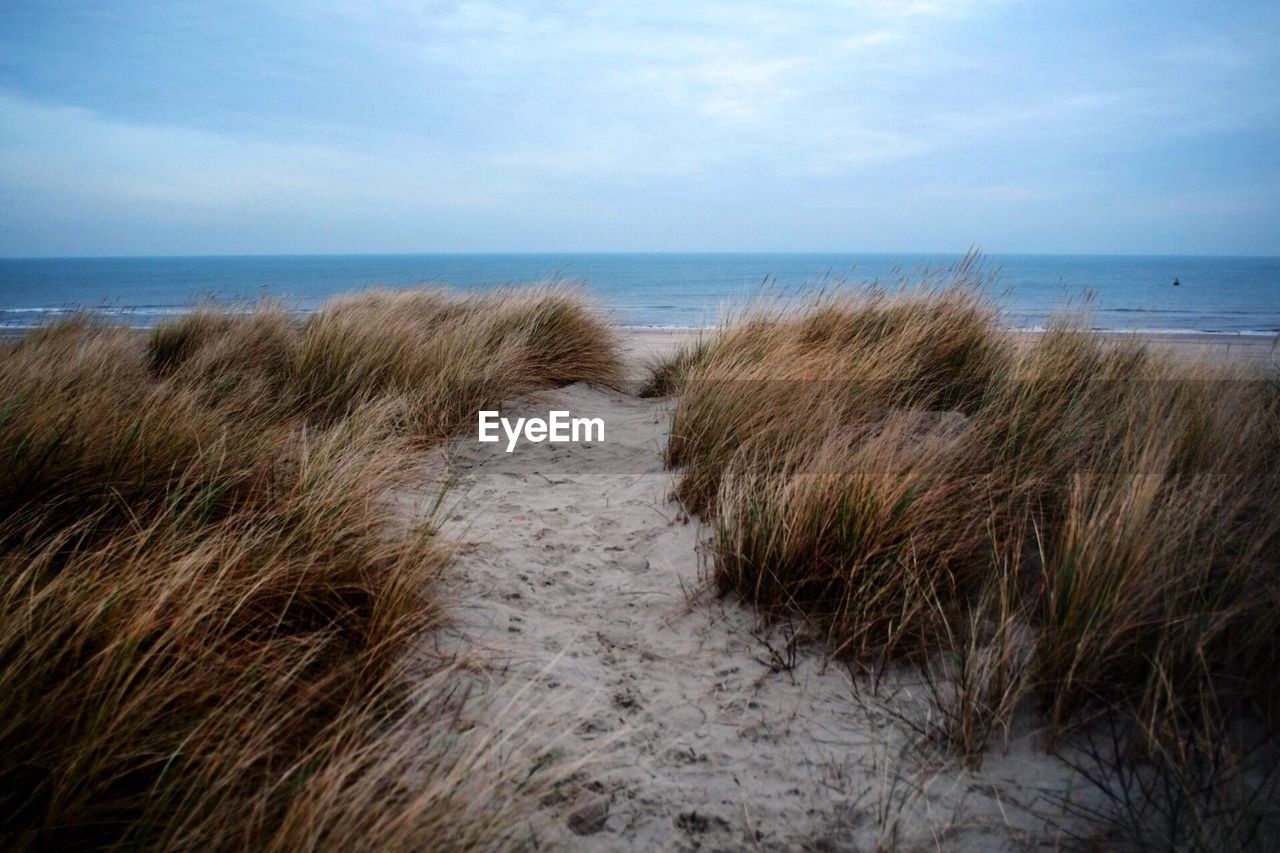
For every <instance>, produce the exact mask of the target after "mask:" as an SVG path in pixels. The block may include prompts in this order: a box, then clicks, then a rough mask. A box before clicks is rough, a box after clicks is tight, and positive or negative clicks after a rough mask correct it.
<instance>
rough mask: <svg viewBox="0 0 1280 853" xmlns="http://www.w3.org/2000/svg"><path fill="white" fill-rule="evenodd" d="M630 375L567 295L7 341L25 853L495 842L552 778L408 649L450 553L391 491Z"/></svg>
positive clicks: (592, 315)
mask: <svg viewBox="0 0 1280 853" xmlns="http://www.w3.org/2000/svg"><path fill="white" fill-rule="evenodd" d="M617 373H618V362H617V356H616V354H615V345H614V342H613V338H612V333H611V331H610V330H609V328H608V327H607V325H606V324H605V323H604V321H603V320H601V319H600V317H599V315H598V314H597V313H596V311H595V309H594V308H593V307H592V306H590V305H589V304H588V303H586V302H585V301H584V300H583V299H582V298H581V297H580V296H579V295H578V294H577V293H575V292H572V291H566V290H560V289H555V288H528V289H521V288H513V289H509V290H505V291H500V292H496V293H491V294H487V295H451V294H448V293H444V292H440V291H425V290H415V291H407V292H390V291H373V292H366V293H362V294H359V295H356V296H351V297H341V298H338V299H335V300H332V301H330V302H328V303H326V304H325V305H323V306H322V307H321V308H320V309H319V310H318V311H316V312H315V313H314V314H312V315H310V316H309V317H308V318H307V319H305V320H299V319H297V318H295V317H293V316H291V315H290V314H289V313H288V312H287V311H285V310H284V308H282V307H281V306H279V305H273V304H267V303H264V304H261V305H258V306H256V309H255V310H251V311H238V310H228V309H221V308H218V307H216V306H207V307H204V308H201V309H200V310H197V311H194V312H192V313H190V314H187V315H185V316H183V317H180V318H176V319H174V320H172V321H170V322H167V323H165V324H164V325H162V326H160V327H159V328H157V329H155V330H154V331H152V332H151V333H150V334H149V335H145V336H144V335H141V334H139V333H137V332H134V331H131V330H127V329H122V328H118V327H113V326H108V325H103V324H100V323H98V322H97V321H96V320H95V319H94V318H93V317H91V316H88V315H85V316H81V317H76V318H72V319H69V320H66V321H63V322H60V323H58V324H56V325H53V326H49V327H46V328H41V329H38V330H35V331H33V332H31V333H30V334H28V335H27V336H26V337H25V338H23V339H21V340H19V341H17V342H14V343H10V344H7V345H6V346H5V348H4V350H3V352H0V755H2V756H3V760H2V761H0V838H3V840H4V842H5V846H6V847H9V848H28V849H87V848H102V847H119V846H128V847H146V848H156V847H159V848H175V847H177V848H194V847H205V848H212V849H246V848H254V849H290V850H293V849H317V848H328V849H351V848H352V847H362V848H368V847H376V848H385V847H393V848H397V849H476V848H486V849H487V848H491V847H493V846H495V845H499V844H500V843H502V842H501V839H503V838H504V837H506V835H505V834H506V833H510V832H512V831H514V827H515V825H516V823H517V822H518V820H519V819H520V817H522V810H521V809H519V808H517V807H516V805H515V801H516V799H517V795H518V794H519V795H521V796H527V791H528V790H530V789H532V787H533V786H531V785H530V784H529V783H528V780H527V779H514V780H508V779H506V777H505V776H504V774H506V773H508V772H511V768H510V767H504V766H503V762H501V761H498V760H496V756H495V755H494V754H493V750H492V749H490V747H489V746H487V745H486V744H485V743H484V741H483V738H481V739H480V740H478V741H477V737H479V735H473V736H471V737H467V736H465V735H464V734H462V733H461V732H460V730H458V729H457V717H456V715H457V713H459V707H460V705H459V702H460V701H461V700H460V699H459V697H458V696H457V693H458V691H457V685H456V684H455V683H454V680H453V679H452V678H451V673H450V668H449V662H448V660H446V659H436V658H430V657H428V658H423V657H422V655H418V656H416V657H414V656H410V655H408V654H407V653H408V650H409V649H410V648H411V647H412V646H413V643H412V641H413V640H414V639H415V638H416V637H420V636H423V634H424V632H429V631H430V630H431V629H432V628H433V627H434V626H435V625H436V624H437V622H438V620H439V618H440V607H439V605H438V603H437V602H436V601H435V599H434V597H433V588H434V582H435V581H436V580H437V579H438V578H439V577H440V576H441V574H442V573H443V572H444V571H445V570H446V567H447V564H448V552H447V550H446V549H445V548H444V547H443V546H442V545H441V544H440V543H439V542H438V540H437V538H436V536H435V534H434V529H433V524H432V519H431V517H430V513H429V512H427V513H425V514H423V515H421V516H420V517H415V518H407V517H405V513H404V511H403V510H400V509H397V508H396V506H395V504H394V503H393V502H392V501H391V500H390V499H389V495H390V493H391V491H392V490H393V489H395V488H396V487H397V486H398V485H400V484H402V483H404V482H405V480H406V477H407V476H408V474H409V472H410V470H411V469H412V467H413V466H414V465H415V464H416V462H417V461H418V460H419V459H420V458H421V454H420V452H419V451H420V450H421V449H422V448H424V447H426V446H429V445H431V444H433V443H435V442H439V441H441V440H443V439H445V438H447V437H449V436H450V435H452V434H455V433H456V432H457V431H458V430H460V429H461V428H462V427H463V425H464V422H465V420H466V416H467V414H468V413H469V412H472V411H474V410H475V409H476V408H478V407H480V406H482V405H489V406H496V405H497V404H498V403H499V402H500V401H501V400H502V399H503V398H505V397H507V396H509V395H512V394H516V393H520V392H522V391H528V390H531V389H535V388H542V387H552V386H556V385H561V384H565V383H568V382H574V381H579V380H590V381H597V382H610V381H614V380H615V379H616V376H617ZM410 661H412V665H413V667H414V672H413V674H412V676H413V677H412V678H410V677H409V675H408V673H407V672H406V668H407V667H408V666H409V663H410ZM495 748H496V747H495ZM517 769H518V770H519V771H520V772H523V773H526V774H527V772H528V769H527V768H517ZM521 791H525V792H526V793H524V794H520V792H521Z"/></svg>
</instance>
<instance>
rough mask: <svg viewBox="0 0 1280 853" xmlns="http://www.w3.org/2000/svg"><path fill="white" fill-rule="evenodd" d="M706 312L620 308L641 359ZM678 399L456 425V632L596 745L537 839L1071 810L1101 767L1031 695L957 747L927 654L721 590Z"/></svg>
mask: <svg viewBox="0 0 1280 853" xmlns="http://www.w3.org/2000/svg"><path fill="white" fill-rule="evenodd" d="M696 335H697V332H696V331H682V330H643V331H637V330H627V331H624V332H623V333H622V340H623V345H624V351H625V355H626V359H627V363H628V370H627V377H628V378H629V379H639V378H640V377H642V376H643V374H644V369H643V368H644V365H645V364H646V363H647V362H648V361H649V360H650V359H652V358H655V357H657V356H658V355H660V354H662V353H663V352H667V351H670V349H671V348H672V347H674V346H675V345H677V344H678V343H680V342H682V341H687V340H691V339H694V338H695V337H696ZM1153 343H1155V344H1156V345H1157V346H1159V347H1161V348H1167V349H1170V351H1172V352H1173V353H1174V354H1175V355H1176V356H1178V357H1187V358H1195V357H1201V356H1209V355H1215V356H1227V357H1230V358H1233V359H1239V360H1242V361H1247V362H1251V363H1263V362H1266V361H1268V360H1269V359H1271V358H1273V356H1274V350H1273V347H1272V343H1273V342H1272V341H1271V340H1270V339H1241V338H1236V339H1231V340H1230V341H1223V340H1221V339H1220V338H1217V337H1214V336H1195V335H1191V336H1177V337H1174V336H1168V337H1163V338H1160V339H1158V340H1155V341H1153ZM671 405H672V403H671V401H670V400H643V399H639V398H636V397H634V396H631V395H629V394H627V393H623V392H620V391H616V390H609V389H598V388H589V387H586V386H582V385H574V386H570V387H567V388H562V389H558V390H555V391H549V392H544V393H539V394H533V395H529V396H527V397H524V398H521V399H518V400H513V401H510V402H509V403H508V404H507V405H505V406H504V407H503V414H504V415H505V416H507V417H515V416H529V417H534V416H541V417H545V416H546V413H547V412H548V411H549V410H551V409H566V410H569V411H571V412H572V413H573V414H574V415H575V416H587V417H600V418H603V420H604V421H605V424H606V434H605V440H604V441H603V442H597V443H593V444H590V445H572V444H559V445H553V444H550V443H543V444H522V445H520V446H519V447H517V448H516V449H515V451H514V452H511V453H507V452H505V450H504V445H501V444H480V443H479V442H477V441H476V440H474V438H473V437H472V438H464V439H460V440H458V441H455V442H454V443H453V445H452V448H451V453H450V457H451V458H450V464H451V466H452V470H453V475H454V477H455V478H456V481H455V483H454V485H453V488H452V490H451V492H450V494H449V497H448V500H447V503H448V509H447V511H446V513H445V515H446V520H445V523H444V528H443V533H444V535H445V536H446V537H447V538H448V539H450V540H451V541H452V542H453V543H454V544H455V545H456V547H457V549H458V551H457V555H456V558H455V560H454V564H453V567H452V571H451V572H450V577H451V578H452V581H451V582H450V584H451V586H450V590H449V598H450V599H451V600H452V602H453V614H454V621H453V624H452V627H451V629H450V642H451V643H452V644H453V645H452V648H454V649H455V650H456V651H457V652H459V653H460V654H461V655H462V656H463V657H464V658H465V659H466V661H467V663H468V665H469V666H471V667H473V668H476V669H478V670H479V671H482V672H483V673H485V678H484V683H485V685H487V686H488V687H490V688H504V689H508V690H511V689H520V690H523V691H524V693H523V694H522V696H523V698H522V701H523V702H524V703H526V704H527V707H528V708H529V709H531V717H530V720H529V722H528V723H527V725H529V726H531V727H532V729H533V730H536V731H538V732H541V733H544V734H545V737H547V739H548V742H549V743H552V744H554V749H555V752H556V754H557V755H558V756H559V758H560V760H561V761H562V762H563V763H565V764H566V765H568V766H570V767H578V766H579V765H581V769H580V770H579V771H578V772H576V773H575V774H574V775H573V777H572V778H571V779H570V780H569V781H568V782H567V783H565V784H564V785H563V786H561V790H560V791H559V794H558V796H556V797H555V798H552V800H550V801H548V803H547V804H546V806H545V808H544V813H543V814H540V815H537V816H536V818H537V820H536V822H537V823H539V824H541V825H543V826H544V827H547V826H549V827H550V829H549V830H544V832H547V833H549V834H548V835H547V837H543V838H542V839H541V840H542V841H544V842H547V843H549V844H550V845H551V847H552V848H556V849H559V848H569V849H587V850H627V849H644V850H654V849H671V850H685V849H688V850H693V849H726V850H729V849H752V848H754V849H766V850H783V849H796V848H806V847H807V848H812V849H864V848H869V847H874V846H876V845H877V844H878V843H880V842H883V841H886V840H888V839H886V838H885V837H884V836H885V835H886V833H891V832H895V831H896V832H897V833H899V834H898V836H897V841H898V843H900V844H902V845H903V847H904V848H906V849H910V848H911V847H912V846H913V845H921V846H923V847H928V848H935V847H936V846H937V845H939V844H941V845H942V846H944V847H946V848H947V849H960V850H975V851H976V850H988V849H1026V845H1028V844H1030V845H1031V846H1032V847H1034V846H1035V841H1036V840H1037V839H1040V838H1042V837H1048V836H1050V835H1052V834H1054V833H1056V832H1057V831H1058V830H1057V829H1056V828H1055V827H1057V826H1060V825H1069V821H1067V820H1066V819H1065V818H1064V817H1063V816H1062V814H1061V808H1060V800H1061V799H1062V798H1063V797H1066V796H1067V795H1068V794H1069V793H1070V792H1071V791H1072V790H1073V789H1080V788H1082V787H1087V786H1083V785H1082V779H1080V778H1079V777H1078V776H1076V775H1074V774H1073V773H1072V772H1071V771H1070V770H1069V769H1068V768H1067V767H1066V766H1065V765H1064V764H1063V763H1062V762H1060V761H1059V760H1057V759H1055V758H1053V757H1051V756H1049V755H1048V754H1046V752H1045V751H1044V744H1043V742H1042V741H1041V738H1040V736H1039V734H1038V733H1037V732H1036V731H1035V730H1034V725H1035V723H1036V721H1035V719H1034V717H1033V716H1031V715H1028V719H1026V720H1023V721H1022V722H1021V723H1020V725H1021V728H1019V729H1018V730H1017V731H1015V732H1014V733H1013V734H1012V736H1011V737H1010V739H1009V741H1008V743H1007V744H1004V743H996V744H993V746H992V749H991V751H990V755H989V756H988V758H987V759H986V763H985V766H984V768H983V769H982V770H981V771H980V772H970V771H962V770H957V769H955V768H954V767H951V768H947V767H946V766H945V765H940V764H939V763H938V762H936V761H934V760H932V759H931V758H930V756H929V755H928V750H927V749H926V750H923V751H922V750H921V746H922V745H921V743H920V742H919V738H918V737H916V736H914V735H913V734H912V733H911V731H910V726H909V725H906V726H904V725H902V719H901V718H902V717H904V715H905V717H906V718H912V716H913V715H915V716H919V717H920V718H923V715H924V714H925V713H927V710H926V705H925V703H924V702H923V698H922V695H921V690H920V689H919V687H918V685H913V684H912V682H911V676H910V675H909V674H906V673H902V674H893V673H890V674H888V675H886V676H885V678H884V679H883V680H882V681H881V683H880V685H879V689H877V690H874V691H871V690H869V689H868V687H867V683H866V682H867V679H865V678H861V679H855V678H854V676H853V675H851V673H850V672H848V671H847V670H846V669H845V668H843V667H841V666H840V665H838V664H833V663H830V662H828V661H826V660H825V658H824V656H823V654H822V650H821V649H820V648H816V647H806V644H805V641H804V635H803V630H802V629H801V628H800V627H799V626H786V625H782V626H773V627H770V628H767V629H766V628H764V627H762V626H761V624H760V622H759V620H758V618H757V617H756V616H755V614H754V613H752V612H751V611H749V610H748V609H747V608H745V607H743V606H741V605H740V604H738V603H737V602H736V601H734V600H732V599H719V598H717V597H716V596H714V595H713V594H711V593H710V592H708V591H707V589H706V588H705V575H704V573H703V566H702V565H701V557H700V550H699V543H700V542H701V541H702V540H703V538H704V537H706V536H707V530H705V529H704V527H703V526H702V525H701V524H700V523H699V521H698V520H697V519H696V518H691V517H690V516H688V515H687V514H685V513H684V512H683V510H682V509H681V508H680V506H679V505H678V504H676V503H675V502H673V501H672V500H670V499H669V493H670V490H671V484H672V478H671V473H670V472H669V471H666V470H664V468H663V464H662V450H663V446H664V443H665V440H666V433H667V429H668V424H669V415H670V407H671ZM432 488H433V486H432V485H431V484H430V483H424V485H423V487H422V489H421V492H420V493H419V494H412V493H411V494H406V495H404V496H402V497H403V498H404V499H405V500H406V502H407V503H413V502H414V501H418V500H421V499H423V498H424V497H425V496H426V495H427V494H429V492H430V491H431V489H432ZM793 637H795V642H792V639H793ZM895 718H899V719H895ZM480 722H481V723H483V722H484V721H480ZM895 827H896V829H895Z"/></svg>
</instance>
